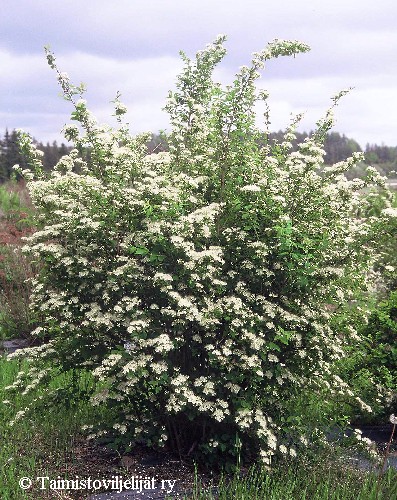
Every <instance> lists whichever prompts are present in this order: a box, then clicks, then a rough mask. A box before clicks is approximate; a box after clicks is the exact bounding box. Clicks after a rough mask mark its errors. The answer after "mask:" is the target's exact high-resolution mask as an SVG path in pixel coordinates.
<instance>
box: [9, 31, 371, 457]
mask: <svg viewBox="0 0 397 500" xmlns="http://www.w3.org/2000/svg"><path fill="white" fill-rule="evenodd" d="M223 42H224V37H219V38H218V39H217V40H216V41H215V42H214V43H213V44H212V45H209V46H207V47H206V48H205V49H204V50H203V51H200V52H199V53H198V54H197V55H196V59H195V60H190V59H189V58H188V57H187V56H186V55H182V58H183V61H184V69H183V71H182V73H181V75H180V76H179V78H178V81H177V88H176V90H175V91H174V92H171V93H170V94H169V98H168V101H167V105H166V110H167V111H168V113H169V115H170V121H171V127H172V129H171V132H170V133H169V134H168V137H167V143H168V144H169V152H162V153H159V154H150V155H148V154H147V150H146V143H147V141H148V136H147V135H139V136H137V137H131V136H130V134H129V132H128V128H127V126H125V125H124V124H123V122H122V117H123V115H124V113H125V112H126V110H125V107H124V106H123V105H122V103H121V102H120V101H119V99H118V97H117V98H116V100H115V101H114V103H115V115H116V117H117V119H118V120H119V122H120V125H119V127H118V128H117V129H112V128H110V127H107V126H100V125H99V124H98V123H97V122H96V121H95V119H94V117H93V116H92V114H91V113H90V112H89V111H88V109H87V106H86V103H85V101H84V100H83V99H81V93H82V91H83V89H82V87H81V86H80V87H76V86H74V85H72V84H71V83H70V81H69V79H68V77H67V75H66V74H64V73H61V72H60V71H59V70H58V68H57V66H56V64H55V58H54V56H53V54H52V53H51V52H49V51H47V58H48V62H49V64H50V66H51V67H52V68H54V69H55V71H57V74H58V80H59V82H60V84H61V86H62V89H63V92H64V94H65V97H66V98H67V99H69V100H70V101H71V102H72V104H73V105H74V111H73V113H72V118H73V119H74V120H77V121H78V122H79V123H80V124H81V126H82V130H83V132H81V131H80V130H79V128H78V127H77V126H75V125H70V126H67V127H66V128H65V136H66V138H68V139H69V140H72V141H73V142H74V144H75V149H74V150H72V151H71V152H70V154H69V155H68V156H65V157H63V158H62V159H61V160H60V162H59V163H58V164H57V166H56V167H55V169H54V171H53V172H51V173H50V174H48V175H44V174H42V173H41V172H42V168H41V160H40V153H39V152H38V151H37V150H35V148H34V145H33V144H32V142H31V140H30V139H29V137H28V136H27V135H21V136H20V141H21V146H22V148H23V150H24V151H25V153H26V154H29V155H30V163H31V166H32V171H33V172H35V174H33V173H32V171H25V172H24V175H25V177H26V178H27V179H28V180H29V182H28V187H29V191H30V194H31V197H32V201H33V203H34V206H35V207H36V208H37V210H38V212H39V214H40V215H39V217H41V220H42V221H43V222H44V227H43V228H42V229H41V230H39V231H37V232H36V233H35V234H33V235H32V236H31V237H30V238H29V244H28V247H27V251H28V252H29V253H30V254H31V255H32V256H33V258H34V259H35V260H38V261H40V262H41V263H42V265H43V268H42V270H41V272H40V274H39V275H38V277H37V279H36V280H35V281H34V283H33V284H34V287H33V293H32V304H33V310H34V311H36V313H37V314H38V315H39V316H41V317H42V320H41V322H40V325H39V326H38V328H37V329H36V330H35V332H34V334H35V335H37V336H42V337H43V338H46V339H48V341H47V343H46V344H44V345H42V346H40V347H35V348H31V349H27V350H23V351H21V352H20V353H16V354H15V355H14V356H27V357H28V358H29V359H30V360H31V361H32V362H33V365H34V371H32V372H31V373H30V374H29V373H27V374H23V375H20V376H19V377H17V379H16V380H15V382H14V384H13V389H15V390H20V389H21V387H24V386H25V385H26V384H29V380H30V379H31V380H34V381H35V382H34V384H36V385H37V383H40V384H44V385H45V384H46V383H48V381H49V380H50V379H51V369H47V368H43V367H47V366H48V362H51V363H52V364H53V366H54V369H55V367H56V370H60V371H65V372H67V371H69V370H70V369H71V368H75V369H79V368H82V369H84V370H92V373H93V375H94V376H95V377H96V378H97V379H98V380H99V381H100V382H101V390H100V391H97V392H96V394H95V395H94V396H93V397H92V398H91V402H92V404H93V405H103V406H106V407H107V408H108V409H109V411H110V412H111V413H110V414H111V415H113V418H110V417H109V418H108V419H107V421H105V422H103V425H102V428H101V429H96V430H95V429H94V430H93V431H92V432H91V437H94V436H105V435H110V436H113V437H114V439H115V441H117V445H118V446H119V447H120V448H123V449H127V450H128V449H130V448H131V447H133V446H134V444H135V443H141V444H142V443H144V444H147V445H148V446H153V447H158V448H163V449H164V448H165V449H168V450H171V451H173V452H175V453H177V454H179V456H181V457H182V456H183V457H186V456H190V457H194V458H195V459H196V460H199V461H201V462H202V463H208V464H210V465H222V464H223V463H225V462H229V463H230V464H236V463H237V462H238V461H241V462H245V461H250V460H252V459H254V458H260V459H261V461H262V462H263V463H264V464H266V465H269V464H270V462H271V460H272V457H274V456H275V455H279V456H281V457H285V456H287V455H288V456H291V457H293V456H295V455H296V453H297V450H298V448H299V446H307V444H308V437H310V436H307V433H308V431H307V426H306V423H305V418H304V415H296V409H295V410H294V401H298V400H299V401H300V400H301V397H302V393H303V392H304V391H305V390H306V388H307V387H310V388H311V390H313V391H317V392H318V393H319V394H321V395H322V396H323V401H319V402H318V404H319V406H321V404H324V405H325V406H327V407H328V406H329V403H330V400H332V399H333V398H334V395H335V393H338V394H339V393H342V394H343V393H346V390H347V389H348V388H349V386H348V384H347V383H346V382H343V381H342V380H341V379H340V377H338V375H337V373H336V372H335V370H334V363H335V360H337V359H339V358H340V357H341V356H343V355H344V347H345V344H346V343H347V342H348V341H349V340H348V338H345V337H344V336H341V335H338V334H337V333H335V332H334V331H333V330H332V329H331V328H330V326H329V320H330V316H331V315H332V312H330V311H329V310H328V309H327V307H326V306H325V305H326V304H333V303H340V302H344V301H346V300H348V299H350V298H351V296H352V294H353V293H354V291H355V290H357V289H360V288H362V287H364V288H365V287H366V286H367V270H368V268H369V267H370V266H371V264H372V260H373V252H374V242H376V228H377V227H378V226H376V224H375V222H376V217H371V218H367V219H366V218H363V217H360V218H358V217H357V216H356V214H357V213H358V210H359V207H360V204H361V203H362V202H363V200H364V198H365V193H363V188H364V187H365V186H367V185H370V184H371V183H373V182H377V174H376V171H375V170H369V171H368V175H367V177H366V179H364V180H358V179H355V180H353V181H349V180H347V179H346V177H345V175H344V173H345V172H346V171H348V170H349V169H350V168H351V167H353V166H354V165H355V164H356V163H357V162H359V161H361V159H362V157H361V155H360V154H355V155H354V156H353V157H352V158H350V159H348V160H346V161H345V162H341V163H338V164H336V165H334V166H325V165H324V150H323V149H322V144H323V140H324V137H325V135H326V133H327V131H328V130H329V129H330V127H331V126H332V124H333V119H332V108H331V109H330V110H329V111H328V112H327V114H326V116H325V117H324V118H323V119H322V120H320V121H319V122H318V124H317V129H316V131H315V132H314V133H313V135H312V136H311V137H310V138H307V139H306V140H305V141H304V142H303V143H302V144H300V145H299V148H298V151H293V150H292V143H291V141H293V140H294V139H295V129H296V127H297V124H298V123H299V119H300V117H297V118H296V119H294V120H293V121H292V123H291V125H290V126H289V128H288V129H287V131H286V133H285V136H284V140H283V141H282V142H280V143H278V144H273V143H272V144H269V143H267V141H266V137H267V136H266V134H265V133H263V132H261V131H259V130H258V129H257V128H256V125H255V120H256V116H255V112H254V108H255V105H256V103H257V102H262V103H264V104H265V105H266V100H267V93H265V92H263V91H260V92H257V90H256V87H255V82H256V79H257V78H258V77H259V70H260V69H261V68H262V67H263V65H264V63H265V61H267V60H268V59H271V58H275V57H279V56H282V55H295V54H297V53H299V52H305V51H307V50H308V47H307V46H306V45H304V44H301V43H299V42H289V41H275V42H272V43H270V44H269V45H268V47H267V48H266V49H265V50H263V51H262V52H260V53H256V54H254V55H253V59H252V62H251V66H249V67H248V66H244V67H242V68H241V70H240V71H239V73H238V74H237V75H236V77H235V80H234V82H233V83H232V84H231V85H229V86H227V87H225V88H222V87H221V86H220V85H219V84H218V83H217V82H215V81H214V80H213V79H212V72H213V70H214V67H215V66H216V64H218V63H219V62H220V61H221V59H222V58H223V57H224V55H225V49H224V47H223ZM344 94H345V92H344V91H343V92H341V93H339V94H338V95H337V96H336V97H334V98H333V102H334V105H336V104H337V103H338V101H339V99H340V98H341V97H342V95H344ZM266 125H268V124H266ZM88 149H89V151H90V162H89V164H87V163H86V161H85V159H84V158H86V155H85V153H84V152H85V151H87V150H88ZM43 370H44V371H43ZM38 373H40V380H39V381H38V382H37V380H38V378H37V374H38ZM34 384H33V385H34ZM28 387H29V385H28ZM351 397H353V398H354V397H355V395H354V394H353V393H351ZM357 399H358V401H359V403H360V404H362V405H363V407H365V404H364V403H363V402H361V400H360V399H359V398H357ZM299 407H300V408H302V406H299ZM298 417H299V418H298ZM317 431H318V429H313V433H314V434H316V432H317ZM115 435H117V437H115Z"/></svg>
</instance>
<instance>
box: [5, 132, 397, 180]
mask: <svg viewBox="0 0 397 500" xmlns="http://www.w3.org/2000/svg"><path fill="white" fill-rule="evenodd" d="M283 134H284V132H282V131H278V132H272V133H271V134H270V135H269V140H270V141H272V142H281V141H282V138H283ZM309 136H310V133H307V132H297V133H296V140H294V141H293V142H292V147H293V149H294V150H295V149H297V146H298V144H299V143H301V142H302V141H303V140H304V139H305V138H307V137H309ZM34 142H35V144H36V145H37V147H38V149H40V150H41V151H43V166H44V169H45V170H47V171H50V170H51V169H52V168H53V167H54V166H55V165H56V164H57V162H58V161H59V160H60V159H61V158H62V156H64V155H66V154H68V153H69V152H70V150H71V149H72V148H71V146H68V145H66V144H64V143H61V144H58V143H57V141H53V142H52V143H51V144H50V143H49V142H47V143H46V144H44V143H42V142H38V141H34ZM147 147H148V152H149V153H152V152H160V151H167V149H168V145H167V140H166V138H165V136H164V135H162V134H153V135H152V138H151V140H150V141H149V142H148V144H147ZM324 149H325V151H326V156H325V162H326V163H327V164H331V165H332V164H334V163H337V162H339V161H343V160H345V159H346V158H348V157H349V156H351V155H352V153H354V152H357V151H362V148H361V146H360V145H359V143H358V142H357V141H355V140H354V139H350V138H348V137H346V136H345V135H344V134H340V133H339V132H330V133H328V134H327V136H326V139H325V144H324ZM364 153H365V163H366V164H371V165H374V166H376V167H377V168H378V170H379V171H380V172H381V174H383V175H389V174H390V172H391V171H393V170H394V169H396V168H397V147H391V146H385V145H384V144H381V145H378V144H367V145H366V147H365V151H364ZM16 164H19V165H21V166H22V167H26V166H27V159H26V158H25V157H24V155H23V154H21V152H20V151H19V146H18V137H17V132H16V130H12V131H11V132H10V131H8V130H7V129H6V131H5V133H4V135H3V138H2V139H0V183H3V182H5V181H7V180H9V179H10V178H11V177H12V176H13V166H14V165H16ZM363 170H364V165H363V168H362V169H360V168H358V169H356V170H355V171H354V172H351V173H350V175H353V176H360V175H361V174H362V172H363Z"/></svg>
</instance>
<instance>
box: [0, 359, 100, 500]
mask: <svg viewBox="0 0 397 500" xmlns="http://www.w3.org/2000/svg"><path fill="white" fill-rule="evenodd" d="M21 368H22V366H21V362H20V361H18V360H11V361H7V360H6V358H5V357H4V356H0V441H1V447H0V498H1V500H19V499H27V498H29V499H32V498H34V499H37V498H40V499H41V498H52V497H51V496H48V497H46V496H44V494H43V492H40V493H39V496H38V491H30V492H24V491H23V490H21V488H20V487H19V484H18V481H19V479H20V478H21V477H31V478H36V477H37V476H46V475H48V476H50V477H55V478H56V477H57V476H58V475H61V476H62V477H65V478H66V477H67V475H68V472H69V470H72V469H73V459H74V457H73V454H74V452H75V449H76V447H77V446H78V439H79V429H80V426H81V425H83V424H84V423H85V422H87V421H88V420H89V418H90V417H91V416H92V408H91V407H90V406H88V404H87V403H84V402H80V403H76V404H74V405H73V404H70V400H66V399H65V401H64V404H63V405H62V404H61V405H60V407H59V408H58V409H56V410H50V409H48V408H47V409H43V410H42V411H40V412H37V413H36V414H34V415H33V416H32V417H24V418H22V419H21V420H19V421H18V422H17V423H16V424H15V425H14V426H13V427H10V426H9V425H8V423H9V421H10V420H11V419H12V418H13V415H14V414H15V412H17V411H19V410H23V408H24V405H25V401H26V400H25V399H24V401H23V402H22V398H20V397H13V398H11V397H10V393H9V392H8V391H5V389H4V388H5V387H6V386H7V385H10V384H11V383H12V382H13V380H14V377H15V375H16V374H17V372H18V371H19V370H20V369H21ZM63 379H64V377H62V376H60V377H58V378H55V379H54V380H52V382H51V386H52V388H57V387H61V386H62V385H63V381H64V380H63ZM85 382H86V381H84V380H82V383H85ZM39 395H40V392H36V393H35V394H34V396H33V395H32V396H31V399H32V398H33V397H36V398H37V397H38V396H39ZM4 400H9V401H10V403H8V404H4V403H2V402H3V401H4ZM99 411H100V410H99ZM73 475H74V474H73ZM64 498H67V497H64Z"/></svg>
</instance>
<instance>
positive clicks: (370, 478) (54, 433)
mask: <svg viewBox="0 0 397 500" xmlns="http://www.w3.org/2000/svg"><path fill="white" fill-rule="evenodd" d="M21 363H22V362H20V361H18V360H10V361H8V360H6V358H5V357H0V402H2V401H3V400H8V399H9V400H10V401H11V403H10V404H1V403H0V434H1V443H2V445H1V447H0V471H1V473H0V498H1V499H2V500H19V499H38V498H39V499H46V498H63V499H68V498H81V499H82V498H88V493H87V492H84V493H83V492H80V493H76V492H75V493H74V494H73V495H72V493H70V495H71V496H69V494H66V492H64V493H61V492H59V495H58V493H57V495H58V496H57V495H55V494H54V492H52V495H53V496H51V492H48V491H47V492H45V491H39V490H38V489H37V488H36V490H28V491H26V492H25V491H23V490H21V488H20V487H19V484H18V481H19V479H20V478H21V477H31V478H36V477H37V476H47V475H48V476H49V477H54V478H56V477H57V476H58V475H59V476H61V477H62V478H67V477H70V478H74V477H75V474H76V464H75V463H74V462H75V461H76V457H75V455H76V449H77V448H78V446H79V439H81V436H80V435H79V428H80V426H81V425H83V424H84V423H86V422H87V421H88V420H89V418H90V417H92V411H93V409H92V408H91V407H90V406H89V405H88V404H87V403H86V402H80V403H77V404H75V405H71V404H70V400H67V399H65V401H64V404H63V405H62V404H61V406H60V407H59V408H58V409H57V410H56V411H51V410H49V409H47V410H45V411H43V412H37V413H36V414H34V415H33V417H31V418H23V419H22V420H20V421H18V422H17V423H16V424H15V425H14V426H13V427H9V426H8V422H9V421H10V419H12V416H13V414H14V413H15V412H16V411H18V410H21V409H23V403H22V398H20V397H18V396H17V397H15V398H13V399H12V400H11V399H10V395H9V394H8V392H7V391H5V390H4V388H5V387H6V386H7V385H9V384H11V383H12V381H13V379H14V377H15V375H16V373H17V372H18V371H19V370H20V369H21V367H22V366H21ZM62 382H63V378H62V377H58V378H54V379H53V381H52V382H51V386H52V387H53V388H56V387H60V386H61V385H62ZM88 382H89V381H88ZM81 383H82V384H86V383H87V380H84V377H83V379H82V381H81ZM38 395H40V393H36V394H35V395H34V396H32V397H37V396H38ZM96 411H98V412H99V414H98V415H97V416H98V417H101V415H100V412H101V410H100V409H98V410H96ZM101 418H106V417H105V415H102V417H101ZM94 458H95V457H94ZM98 462H99V460H98ZM77 465H78V464H77ZM107 465H109V463H108V464H107ZM78 467H80V465H78ZM117 473H120V471H116V472H115V471H114V470H113V472H112V471H111V470H109V468H108V469H107V471H104V470H103V469H102V470H101V468H100V467H99V464H97V463H95V460H94V461H93V464H92V468H91V476H92V477H94V478H100V477H102V478H106V477H108V478H110V477H111V476H112V474H117ZM175 473H176V474H177V473H178V470H177V469H176V472H175ZM83 475H84V472H83V471H82V473H81V475H80V477H83ZM175 479H178V477H177V475H176V477H175ZM377 482H378V476H377V475H376V474H375V473H364V472H360V471H355V470H352V469H349V468H348V467H346V466H343V465H342V464H340V463H339V462H338V461H336V460H333V459H332V458H330V457H329V456H326V457H322V458H318V459H317V460H316V462H315V463H314V462H313V461H309V460H304V459H300V460H299V461H291V462H289V463H283V464H280V465H279V466H277V467H275V468H274V469H273V470H272V471H271V472H269V471H266V470H264V469H261V468H259V467H258V466H253V467H252V468H251V469H249V470H248V471H247V472H246V474H245V475H244V476H241V475H235V476H233V477H231V478H230V477H228V476H225V477H224V478H223V479H221V480H220V482H218V483H216V484H215V485H214V490H213V492H212V493H211V492H209V491H208V490H207V491H203V490H201V489H200V487H199V486H198V484H199V481H198V480H197V485H196V487H195V488H194V489H193V491H192V492H191V494H189V496H187V497H185V498H186V499H188V498H189V499H195V500H204V499H206V500H207V499H215V498H217V499H219V500H230V499H236V500H251V499H252V500H254V499H257V500H263V499H266V500H267V499H269V500H306V499H307V500H309V499H310V500H312V499H313V500H317V499H318V500H322V499H324V500H350V499H352V500H353V499H354V500H372V499H374V500H375V499H376V500H393V499H396V498H397V471H394V470H389V471H388V472H387V473H385V474H384V475H383V476H382V478H381V480H380V482H379V491H377V488H378V485H377Z"/></svg>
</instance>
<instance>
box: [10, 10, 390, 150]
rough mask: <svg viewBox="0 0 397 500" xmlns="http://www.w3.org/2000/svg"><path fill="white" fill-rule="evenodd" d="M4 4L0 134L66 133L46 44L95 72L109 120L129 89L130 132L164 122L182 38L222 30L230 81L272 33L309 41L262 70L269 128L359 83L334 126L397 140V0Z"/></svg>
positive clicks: (81, 76)
mask: <svg viewBox="0 0 397 500" xmlns="http://www.w3.org/2000/svg"><path fill="white" fill-rule="evenodd" d="M0 7H1V9H0V10H1V14H0V68H1V71H0V134H2V133H3V130H4V129H5V128H6V127H8V128H9V129H12V128H23V129H25V130H26V131H28V132H30V133H31V134H32V135H33V136H34V137H36V138H37V139H38V140H40V141H44V142H45V141H52V140H54V139H56V140H58V141H59V140H60V139H61V138H62V136H61V135H60V130H61V129H62V127H63V125H64V124H65V123H67V122H68V121H69V115H70V112H71V108H70V104H69V103H67V102H65V101H63V100H62V99H61V98H60V97H59V92H60V89H59V88H58V86H57V82H56V77H55V74H54V72H53V71H52V70H51V69H50V68H49V66H48V65H47V63H46V59H45V56H44V51H43V46H44V45H50V46H51V48H52V50H53V51H54V52H55V55H56V57H57V61H58V64H59V66H60V67H61V69H62V71H65V72H67V73H68V74H69V76H70V77H71V79H72V81H74V83H77V84H78V83H80V82H81V81H83V82H84V83H86V85H87V87H88V92H87V97H86V98H87V100H88V103H89V108H90V109H91V110H92V111H93V112H94V114H96V115H97V117H98V118H99V120H100V121H101V122H110V121H111V119H110V118H109V117H110V116H111V114H112V107H111V104H110V101H111V100H113V99H114V97H115V95H116V92H117V91H120V92H121V93H122V101H123V102H124V103H125V104H126V105H127V106H128V109H129V113H128V121H129V122H130V123H131V129H132V131H133V132H137V131H146V130H148V131H153V132H157V131H158V130H159V129H162V128H167V115H166V114H165V113H164V112H163V111H162V108H163V106H164V104H165V99H166V96H167V92H168V90H170V89H172V88H173V86H174V84H175V79H176V76H177V74H178V71H179V70H180V68H181V62H180V58H179V54H178V52H179V50H183V51H185V52H186V53H187V54H188V55H189V56H194V54H195V52H196V51H197V50H200V49H202V48H204V47H205V45H206V44H207V43H209V42H211V41H212V40H214V39H215V37H216V35H218V34H220V33H224V34H226V35H227V37H228V41H227V44H226V48H227V51H228V54H227V56H226V58H225V59H224V61H223V62H222V63H221V65H220V67H219V70H218V71H217V74H216V76H217V78H218V79H219V81H221V82H223V83H225V84H227V83H228V82H231V81H232V79H233V75H234V73H235V72H237V71H238V68H239V66H241V65H243V64H248V63H249V61H250V57H251V54H252V52H254V51H259V50H261V49H262V48H264V47H265V46H266V44H267V42H269V41H271V40H273V39H274V38H285V39H298V40H300V41H303V42H306V43H308V44H309V45H310V46H311V48H312V50H311V52H310V53H308V54H301V55H299V56H298V57H296V58H295V59H293V58H284V59H277V60H275V61H273V62H271V63H269V64H268V65H267V66H266V68H265V70H264V71H263V74H262V78H261V80H260V81H259V82H260V83H259V85H260V87H262V88H266V89H268V90H269V91H270V95H271V97H270V106H271V123H272V127H271V128H272V129H274V130H279V129H284V128H285V127H286V125H287V124H288V121H289V118H290V114H291V113H298V112H302V111H304V112H306V115H305V119H304V122H303V123H302V126H301V130H307V131H309V130H311V129H313V128H314V126H315V122H316V121H317V119H318V118H320V117H321V116H322V115H323V114H324V112H325V110H326V109H327V107H328V105H329V103H330V97H331V96H332V95H334V94H335V93H337V92H338V91H339V90H341V89H344V88H346V87H354V90H353V91H352V92H351V93H350V94H349V95H347V96H346V97H345V98H344V99H343V101H342V102H341V104H340V106H339V108H338V109H337V112H336V116H337V124H336V126H335V130H336V131H339V132H341V133H344V134H346V135H347V136H348V137H352V138H354V139H356V140H357V141H358V142H359V143H360V144H361V145H362V146H363V147H365V144H366V143H368V142H369V143H378V144H381V143H382V142H383V143H385V144H387V145H390V146H397V24H396V23H397V2H396V0H377V1H374V0H321V1H320V0H300V1H299V2H298V1H296V0H271V1H268V0H113V1H110V0H86V1H82V0H62V1H58V2H56V1H54V0H0Z"/></svg>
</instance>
